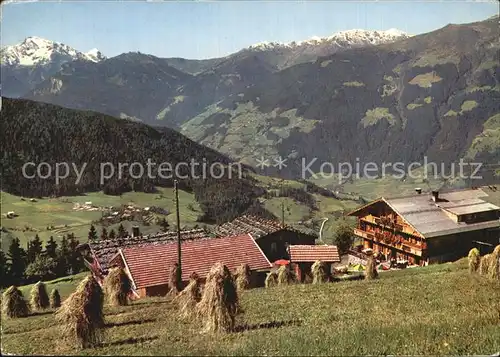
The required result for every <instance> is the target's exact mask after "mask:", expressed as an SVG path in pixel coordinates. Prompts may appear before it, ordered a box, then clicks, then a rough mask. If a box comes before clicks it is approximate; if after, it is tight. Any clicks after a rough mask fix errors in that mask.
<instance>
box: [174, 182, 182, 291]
mask: <svg viewBox="0 0 500 357" xmlns="http://www.w3.org/2000/svg"><path fill="white" fill-rule="evenodd" d="M174 191H175V214H176V218H177V264H178V265H179V268H178V269H177V281H178V282H180V281H181V279H182V261H181V219H180V216H179V189H178V187H177V180H174Z"/></svg>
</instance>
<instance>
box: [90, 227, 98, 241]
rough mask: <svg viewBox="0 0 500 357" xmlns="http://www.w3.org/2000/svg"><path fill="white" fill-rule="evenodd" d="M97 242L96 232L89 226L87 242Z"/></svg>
mask: <svg viewBox="0 0 500 357" xmlns="http://www.w3.org/2000/svg"><path fill="white" fill-rule="evenodd" d="M93 240H97V231H96V229H95V227H94V225H93V224H91V225H90V230H89V241H93Z"/></svg>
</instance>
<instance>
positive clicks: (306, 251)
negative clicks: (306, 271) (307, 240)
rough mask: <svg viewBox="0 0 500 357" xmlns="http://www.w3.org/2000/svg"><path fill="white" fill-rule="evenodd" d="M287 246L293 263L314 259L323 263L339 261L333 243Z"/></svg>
mask: <svg viewBox="0 0 500 357" xmlns="http://www.w3.org/2000/svg"><path fill="white" fill-rule="evenodd" d="M289 248H290V260H291V261H292V262H295V263H302V262H304V263H305V262H315V261H316V260H321V261H322V262H325V263H333V262H340V256H339V251H338V249H337V246H335V245H291V246H290V247H289Z"/></svg>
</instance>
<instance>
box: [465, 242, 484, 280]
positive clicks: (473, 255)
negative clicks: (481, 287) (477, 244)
mask: <svg viewBox="0 0 500 357" xmlns="http://www.w3.org/2000/svg"><path fill="white" fill-rule="evenodd" d="M467 257H468V258H469V273H471V274H473V273H475V272H477V270H478V269H479V261H480V260H481V255H480V254H479V250H478V249H477V248H472V249H471V250H470V252H469V255H468V256H467Z"/></svg>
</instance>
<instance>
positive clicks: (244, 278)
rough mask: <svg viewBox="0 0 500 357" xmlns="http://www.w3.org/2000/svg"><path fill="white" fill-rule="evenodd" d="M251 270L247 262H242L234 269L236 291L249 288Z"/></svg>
mask: <svg viewBox="0 0 500 357" xmlns="http://www.w3.org/2000/svg"><path fill="white" fill-rule="evenodd" d="M251 275H252V272H251V270H250V266H249V265H248V264H243V265H241V266H239V267H238V269H236V287H237V288H238V291H243V290H246V289H249V288H250V277H251Z"/></svg>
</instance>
